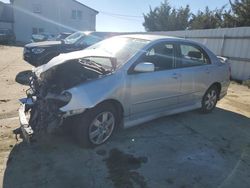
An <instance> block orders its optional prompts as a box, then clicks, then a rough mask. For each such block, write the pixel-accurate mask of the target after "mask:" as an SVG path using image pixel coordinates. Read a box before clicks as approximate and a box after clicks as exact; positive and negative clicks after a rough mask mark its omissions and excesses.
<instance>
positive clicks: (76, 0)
mask: <svg viewBox="0 0 250 188" xmlns="http://www.w3.org/2000/svg"><path fill="white" fill-rule="evenodd" d="M73 1H75V2H76V3H78V4H80V5H82V6H84V7H86V8H88V9H90V10H92V11H94V12H96V14H98V13H99V12H98V11H97V10H95V9H93V8H91V7H89V6H87V5H84V4H83V3H81V2H79V1H78V0H73Z"/></svg>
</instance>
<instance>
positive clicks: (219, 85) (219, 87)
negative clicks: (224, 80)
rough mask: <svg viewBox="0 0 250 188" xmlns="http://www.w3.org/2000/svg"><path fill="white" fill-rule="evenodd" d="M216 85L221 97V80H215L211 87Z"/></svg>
mask: <svg viewBox="0 0 250 188" xmlns="http://www.w3.org/2000/svg"><path fill="white" fill-rule="evenodd" d="M214 86H215V87H216V88H217V89H218V98H220V92H221V84H220V83H219V82H215V83H213V84H212V85H211V86H210V87H209V88H211V87H214Z"/></svg>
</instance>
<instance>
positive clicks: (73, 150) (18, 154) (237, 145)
mask: <svg viewBox="0 0 250 188" xmlns="http://www.w3.org/2000/svg"><path fill="white" fill-rule="evenodd" d="M0 57H1V59H0V88H1V89H0V186H2V187H4V188H19V187H20V188H22V187H25V188H34V187H37V188H40V187H53V188H55V187H60V188H64V187H65V188H66V187H67V188H68V187H72V188H73V187H90V188H91V187H124V188H125V187H126V188H127V187H129V188H130V187H159V188H160V187H174V188H175V187H176V188H177V187H178V188H189V187H191V188H194V187H202V188H205V187H212V188H214V187H220V188H224V187H232V188H234V187H241V188H244V187H246V188H249V187H250V89H248V88H247V87H246V86H241V85H239V84H236V83H231V85H230V88H229V91H228V95H227V96H226V97H225V98H224V99H223V100H222V101H220V102H219V104H218V106H217V108H216V109H215V111H214V112H213V113H211V114H207V115H202V114H200V113H199V112H197V111H192V112H186V113H182V114H178V115H174V116H169V117H164V118H161V119H158V120H155V121H151V122H149V123H146V124H144V125H140V126H137V127H135V128H131V129H127V130H122V131H119V132H117V133H116V134H115V135H114V136H113V138H112V139H111V141H109V142H108V143H106V144H104V145H102V146H100V147H98V148H95V149H91V150H90V149H83V148H80V147H78V146H77V144H76V143H75V142H74V141H73V139H72V138H71V137H70V136H68V135H59V136H48V137H46V138H43V139H41V140H39V141H37V142H36V143H34V144H32V145H31V146H27V145H26V144H25V143H23V142H22V140H20V139H19V140H18V141H17V140H16V139H15V136H14V135H13V134H12V131H13V130H14V129H15V128H17V127H18V126H19V121H18V117H17V109H18V107H19V103H18V99H19V98H21V97H24V96H25V90H26V89H27V88H28V87H27V79H26V78H27V77H28V75H29V74H30V70H31V69H32V67H31V66H30V65H28V64H27V63H25V62H24V61H23V60H22V48H20V47H6V46H0Z"/></svg>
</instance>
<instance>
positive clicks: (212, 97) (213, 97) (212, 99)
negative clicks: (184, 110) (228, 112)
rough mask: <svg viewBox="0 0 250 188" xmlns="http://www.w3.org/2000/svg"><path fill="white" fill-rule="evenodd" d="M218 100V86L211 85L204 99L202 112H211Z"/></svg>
mask: <svg viewBox="0 0 250 188" xmlns="http://www.w3.org/2000/svg"><path fill="white" fill-rule="evenodd" d="M217 101H218V88H217V87H216V86H212V87H210V88H209V89H208V90H207V92H206V93H205V95H204V97H203V99H202V108H201V110H202V112H204V113H209V112H211V111H212V110H213V109H214V108H215V106H216V104H217Z"/></svg>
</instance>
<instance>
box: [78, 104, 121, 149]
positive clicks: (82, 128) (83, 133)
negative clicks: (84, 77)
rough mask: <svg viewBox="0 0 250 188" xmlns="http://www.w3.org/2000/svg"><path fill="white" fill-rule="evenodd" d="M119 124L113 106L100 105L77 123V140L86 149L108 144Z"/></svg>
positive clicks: (85, 114)
mask: <svg viewBox="0 0 250 188" xmlns="http://www.w3.org/2000/svg"><path fill="white" fill-rule="evenodd" d="M116 124H117V113H116V110H115V108H114V107H113V105H111V104H107V103H106V104H100V105H98V106H96V107H94V108H93V109H90V110H88V111H87V112H86V113H84V114H83V115H82V117H81V118H80V119H79V122H77V127H76V132H75V133H76V138H77V140H78V142H79V144H80V145H82V146H84V147H91V146H92V147H93V146H98V145H101V144H103V143H104V142H106V141H107V140H108V139H109V138H110V137H111V135H112V133H113V131H114V129H115V127H116Z"/></svg>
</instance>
